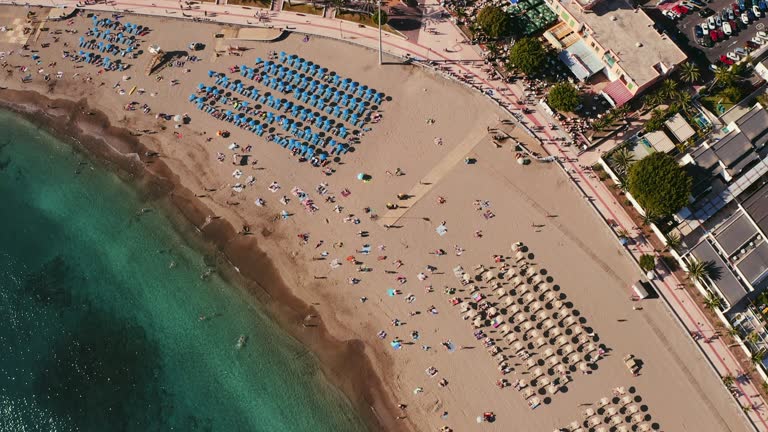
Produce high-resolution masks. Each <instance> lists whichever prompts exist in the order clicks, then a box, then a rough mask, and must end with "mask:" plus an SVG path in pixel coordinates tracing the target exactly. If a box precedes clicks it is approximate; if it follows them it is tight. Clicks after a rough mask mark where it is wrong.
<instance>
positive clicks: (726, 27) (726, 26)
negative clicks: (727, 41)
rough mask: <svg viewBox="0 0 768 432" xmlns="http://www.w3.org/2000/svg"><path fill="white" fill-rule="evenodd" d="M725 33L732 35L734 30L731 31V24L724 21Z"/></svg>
mask: <svg viewBox="0 0 768 432" xmlns="http://www.w3.org/2000/svg"><path fill="white" fill-rule="evenodd" d="M723 33H725V35H726V36H728V37H730V36H731V35H732V34H733V32H732V31H731V25H730V24H728V22H727V21H726V22H724V23H723Z"/></svg>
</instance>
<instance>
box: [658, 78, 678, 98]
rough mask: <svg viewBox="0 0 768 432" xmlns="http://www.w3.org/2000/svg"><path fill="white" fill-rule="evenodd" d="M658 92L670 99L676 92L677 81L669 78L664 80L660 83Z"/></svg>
mask: <svg viewBox="0 0 768 432" xmlns="http://www.w3.org/2000/svg"><path fill="white" fill-rule="evenodd" d="M660 93H661V95H662V96H664V97H665V98H667V99H672V98H673V97H674V96H675V95H676V94H677V93H678V90H677V83H676V82H674V81H672V80H671V79H667V80H664V82H663V83H662V84H661V89H660Z"/></svg>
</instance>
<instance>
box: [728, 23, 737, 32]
mask: <svg viewBox="0 0 768 432" xmlns="http://www.w3.org/2000/svg"><path fill="white" fill-rule="evenodd" d="M728 24H730V25H731V31H732V32H733V34H737V33H738V32H739V26H738V24H736V21H735V20H729V21H728Z"/></svg>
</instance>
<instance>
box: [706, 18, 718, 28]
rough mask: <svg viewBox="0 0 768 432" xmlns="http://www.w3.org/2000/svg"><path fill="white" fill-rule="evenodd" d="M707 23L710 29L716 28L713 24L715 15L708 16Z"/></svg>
mask: <svg viewBox="0 0 768 432" xmlns="http://www.w3.org/2000/svg"><path fill="white" fill-rule="evenodd" d="M707 25H708V26H709V29H710V30H714V29H716V28H717V25H716V24H715V17H709V19H707Z"/></svg>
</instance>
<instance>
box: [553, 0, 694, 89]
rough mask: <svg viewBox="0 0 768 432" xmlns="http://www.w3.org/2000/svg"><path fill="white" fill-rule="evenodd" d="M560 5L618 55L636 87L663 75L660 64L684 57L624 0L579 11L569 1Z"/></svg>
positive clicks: (667, 65)
mask: <svg viewBox="0 0 768 432" xmlns="http://www.w3.org/2000/svg"><path fill="white" fill-rule="evenodd" d="M560 4H561V6H562V7H564V8H565V9H566V10H567V11H568V12H569V13H570V14H571V15H572V16H573V17H574V18H575V19H576V20H578V21H579V22H581V23H583V24H586V25H587V26H589V27H590V28H591V29H592V36H593V37H594V38H595V39H596V40H597V41H598V42H600V44H601V45H602V46H603V47H604V48H606V49H609V50H611V51H613V52H614V53H615V54H616V55H617V56H618V57H619V59H618V61H619V64H620V65H621V68H622V69H624V71H626V73H627V74H629V76H630V77H632V79H633V80H634V81H635V84H637V85H638V86H641V87H642V86H643V85H645V84H646V83H648V82H649V81H652V80H653V79H655V78H656V77H657V76H658V75H660V74H663V73H664V70H663V69H661V66H660V65H661V64H663V65H664V68H671V67H672V66H674V65H677V64H680V63H682V62H683V61H685V59H686V58H687V56H686V55H685V53H684V52H683V51H681V50H680V48H678V47H677V45H675V43H674V42H673V41H671V40H670V39H669V38H668V37H666V36H664V35H660V34H658V33H657V32H656V30H654V28H653V24H654V22H653V20H651V19H650V18H649V17H648V15H646V14H645V12H643V10H642V9H633V8H632V7H631V6H630V5H629V4H628V3H626V2H625V1H624V0H603V1H601V2H599V3H598V4H597V5H595V6H594V7H593V8H592V9H591V10H587V11H581V10H580V8H579V7H578V6H576V5H574V3H572V2H570V1H564V2H561V3H560ZM561 18H562V14H561ZM563 19H564V18H563ZM566 21H567V20H566ZM638 43H640V44H641V46H640V47H638V46H637V44H638Z"/></svg>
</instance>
